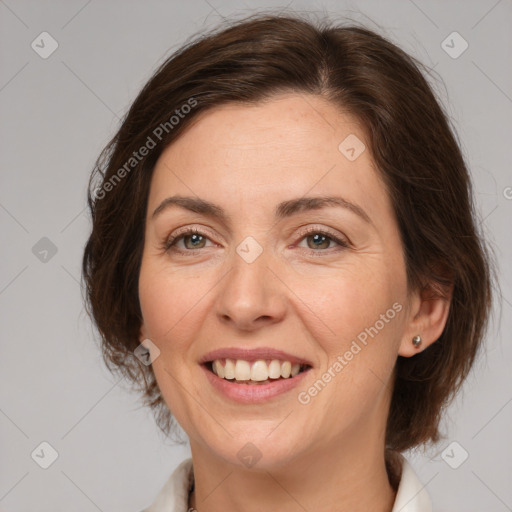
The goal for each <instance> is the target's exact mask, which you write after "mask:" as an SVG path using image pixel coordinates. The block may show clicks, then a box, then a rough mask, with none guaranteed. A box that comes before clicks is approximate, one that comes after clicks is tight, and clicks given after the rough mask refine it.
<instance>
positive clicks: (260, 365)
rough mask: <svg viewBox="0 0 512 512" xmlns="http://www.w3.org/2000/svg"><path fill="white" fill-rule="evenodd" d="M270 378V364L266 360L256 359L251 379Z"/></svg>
mask: <svg viewBox="0 0 512 512" xmlns="http://www.w3.org/2000/svg"><path fill="white" fill-rule="evenodd" d="M267 379H268V366H267V363H265V361H255V362H254V363H253V365H252V368H251V380H256V381H262V380H267Z"/></svg>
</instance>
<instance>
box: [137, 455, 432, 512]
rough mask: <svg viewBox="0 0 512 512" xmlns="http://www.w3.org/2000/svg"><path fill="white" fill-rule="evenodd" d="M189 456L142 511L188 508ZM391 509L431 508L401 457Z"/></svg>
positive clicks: (427, 511) (415, 511)
mask: <svg viewBox="0 0 512 512" xmlns="http://www.w3.org/2000/svg"><path fill="white" fill-rule="evenodd" d="M192 479H193V472H192V459H185V460H184V461H183V462H182V463H181V464H180V465H179V466H178V467H177V468H176V469H175V470H174V472H173V473H172V474H171V476H170V477H169V479H168V480H167V482H166V483H165V485H164V487H163V488H162V490H161V491H160V492H159V493H158V495H157V497H156V499H155V501H154V502H153V503H152V504H151V505H150V506H149V507H148V508H145V509H144V510H143V511H142V512H188V510H189V508H188V493H189V489H190V487H191V485H192ZM391 512H432V505H431V502H430V498H429V496H428V493H427V491H426V489H425V486H424V485H423V484H422V483H421V482H420V480H419V479H418V477H417V476H416V473H415V472H414V469H413V468H412V466H411V465H410V463H409V462H408V461H407V459H405V458H404V457H402V476H401V478H400V483H399V485H398V490H397V494H396V499H395V503H394V505H393V509H392V511H391Z"/></svg>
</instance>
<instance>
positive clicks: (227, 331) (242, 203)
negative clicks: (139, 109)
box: [139, 94, 416, 467]
mask: <svg viewBox="0 0 512 512" xmlns="http://www.w3.org/2000/svg"><path fill="white" fill-rule="evenodd" d="M363 143H364V144H366V141H365V137H364V134H363V131H362V129H361V127H360V125H359V124H358V123H357V122H356V120H355V119H354V118H353V117H351V116H349V115H347V114H342V113H341V112H340V111H339V110H337V109H336V108H335V107H334V106H333V105H332V104H330V103H328V102H326V100H323V99H321V98H319V97H316V96H302V95H295V94H289V95H282V96H279V97H276V98H274V99H272V100H271V101H268V102H265V103H260V104H259V105H258V106H247V105H226V106H221V107H217V108H215V109H213V110H210V111H207V112H204V113H203V114H201V115H200V116H199V117H198V118H197V119H196V120H195V121H194V123H193V125H192V126H191V127H189V128H188V129H187V131H186V132H185V133H184V134H183V135H182V136H181V137H180V138H179V139H178V140H177V141H176V142H174V143H173V144H172V145H171V146H169V147H168V148H167V149H166V150H165V151H164V152H163V154H162V155H161V157H160V158H159V160H158V162H157V165H156V168H155V171H154V175H153V178H152V183H151V188H150V193H149V202H148V212H147V219H146V234H145V245H144V253H143V258H142V266H141V272H140V279H139V294H140V304H141V308H142V313H143V318H144V323H143V325H142V329H141V338H140V339H141V341H142V340H144V339H146V338H149V339H150V340H151V341H152V342H153V343H154V345H155V346H156V347H158V349H159V350H160V354H159V356H158V357H157V358H156V359H155V360H154V362H153V369H154V372H155V375H156V378H157V381H158V385H159V387H160V389H161V392H162V395H163V397H164V399H165V401H166V403H167V405H168V406H169V408H170V409H171V411H172V413H173V414H174V416H175V417H176V419H177V420H178V422H179V423H180V425H181V426H182V427H183V429H184V430H185V431H186V432H187V434H188V436H189V438H190V442H191V446H192V448H193V449H194V448H196V449H197V450H199V449H200V448H199V447H202V448H201V449H203V450H205V451H207V452H208V453H209V454H210V455H212V456H217V457H220V458H221V459H224V460H226V461H230V462H232V463H235V464H242V463H245V462H244V459H243V457H242V455H243V454H249V455H255V456H256V457H259V456H260V455H261V461H260V462H259V463H258V464H259V466H260V467H262V466H263V467H272V466H275V465H277V464H286V463H288V462H291V461H292V460H297V461H298V460H300V459H299V458H300V457H307V456H308V455H310V454H313V453H315V454H319V453H321V452H320V451H321V450H322V449H324V450H326V451H327V450H329V449H330V447H332V446H338V447H339V446H342V447H345V449H347V450H348V449H350V448H354V449H355V448H357V447H358V446H362V445H363V444H364V443H368V442H369V439H373V441H375V440H376V439H377V440H378V441H379V443H382V444H383V443H384V428H385V424H386V418H387V413H388V409H389V399H390V396H391V387H392V384H391V381H390V378H391V375H392V371H393V367H394V364H395V361H396V358H397V355H398V354H399V353H400V351H401V350H402V349H401V347H403V346H404V343H405V341H404V340H406V339H407V340H410V337H411V336H413V335H414V334H416V333H414V332H411V331H410V326H409V322H410V316H411V313H410V312H411V307H410V306H411V303H410V302H408V301H409V300H411V299H410V297H409V298H408V295H407V283H406V273H405V264H404V258H403V255H402V247H401V242H400V235H399V231H398V227H397V223H396V220H395V218H394V214H393V211H392V206H391V202H390V199H389V197H388V195H387V193H386V190H385V188H384V186H383V184H382V182H381V181H380V179H379V177H378V175H377V173H376V171H375V169H374V168H373V167H372V159H371V156H370V152H369V150H368V149H364V147H363V146H362V144H363ZM177 196H179V197H182V198H185V197H186V198H189V199H188V200H187V202H182V204H181V206H180V205H178V204H176V203H172V202H169V203H168V204H167V207H163V208H161V209H160V211H159V212H158V213H157V214H156V215H154V216H153V212H154V211H155V210H156V209H157V208H158V207H159V205H161V203H162V202H163V201H165V200H166V199H167V198H172V197H177ZM327 197H330V198H335V199H333V200H332V201H330V202H329V201H325V202H324V203H321V202H320V201H315V200H317V199H318V198H327ZM306 198H308V199H310V200H306ZM336 201H337V202H336ZM202 202H206V203H207V205H208V208H206V207H204V204H203V206H201V203H202ZM189 230H194V233H190V232H189ZM173 237H175V238H174V241H173V240H172V238H173ZM169 240H170V242H169V244H168V249H167V250H166V249H165V245H166V241H169ZM409 343H410V341H409ZM224 349H226V350H228V352H224V353H222V352H220V353H218V354H213V355H211V354H210V353H211V352H212V351H217V350H221V351H222V350H224ZM236 350H239V352H236ZM258 350H261V352H258ZM244 351H247V352H244ZM272 351H276V352H274V353H273V352H272ZM229 356H231V357H229ZM226 358H228V359H232V360H233V362H232V365H233V366H234V367H235V370H236V372H237V374H236V376H237V377H238V378H239V379H240V380H247V379H248V376H249V373H247V372H248V371H249V372H251V371H252V372H253V374H252V377H254V378H255V379H258V378H261V379H263V378H265V377H266V376H267V373H268V372H269V371H270V372H271V377H272V376H273V377H274V378H272V379H270V381H269V383H268V384H249V383H246V382H240V381H238V383H237V381H236V380H234V381H233V380H231V381H229V380H226V379H225V378H221V377H219V376H217V375H214V374H213V373H212V372H211V368H210V365H209V364H203V361H204V360H205V359H206V360H207V361H211V360H212V359H219V360H220V363H216V365H217V364H221V365H222V366H223V368H224V371H225V372H228V376H229V372H232V371H233V366H231V363H230V362H228V365H230V369H229V370H228V369H227V368H226V367H225V366H224V365H225V364H226V363H225V359H226ZM237 360H240V361H239V362H237ZM255 360H260V362H259V363H257V364H256V365H254V361H255ZM261 360H264V361H265V362H266V363H267V364H263V363H261ZM271 360H275V361H277V363H276V362H274V363H270V361H271ZM286 361H289V362H292V363H294V362H304V363H306V362H307V364H308V369H307V371H305V372H301V373H299V374H298V375H297V376H295V377H293V378H291V380H290V378H289V379H288V380H285V379H284V378H280V379H277V378H275V377H276V376H277V375H278V374H277V373H274V372H279V371H280V370H283V371H284V373H285V375H286V372H287V370H286V367H287V365H288V363H287V362H286ZM268 363H270V366H269V365H268ZM254 366H256V369H255V368H254ZM220 371H222V370H220ZM265 372H267V373H265ZM231 376H232V374H231ZM373 441H372V442H373ZM247 443H251V445H247ZM240 450H242V451H240ZM319 450H320V451H319ZM258 454H259V455H258ZM304 460H306V459H304Z"/></svg>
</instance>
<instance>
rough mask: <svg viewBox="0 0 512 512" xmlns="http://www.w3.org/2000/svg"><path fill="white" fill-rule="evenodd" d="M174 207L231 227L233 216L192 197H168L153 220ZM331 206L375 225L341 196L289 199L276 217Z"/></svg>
mask: <svg viewBox="0 0 512 512" xmlns="http://www.w3.org/2000/svg"><path fill="white" fill-rule="evenodd" d="M173 206H178V207H180V208H183V209H185V210H189V211H191V212H194V213H199V214H201V215H205V216H207V217H212V218H214V219H218V220H220V221H222V222H224V224H226V225H228V226H229V225H231V216H230V215H228V214H227V213H226V212H225V211H224V210H223V209H222V208H221V207H220V206H218V205H216V204H214V203H211V202H209V201H206V200H205V199H201V198H199V197H190V196H171V197H167V198H166V199H164V200H163V201H162V202H161V203H160V204H159V205H158V207H157V208H156V209H155V211H154V212H153V215H152V219H155V218H156V217H157V216H158V215H160V214H161V213H162V212H163V211H164V210H167V209H168V208H170V207H173ZM330 206H335V207H339V208H345V209H347V210H349V211H351V212H352V213H355V214H356V215H358V216H359V217H360V218H361V219H363V220H364V221H365V222H367V223H368V224H373V222H372V221H371V219H370V217H369V215H368V214H367V213H366V212H365V211H364V210H363V209H362V208H361V207H360V206H358V205H357V204H354V203H351V202H350V201H347V200H346V199H343V198H342V197H339V196H313V197H300V198H298V199H289V200H287V201H283V202H282V203H279V204H278V205H277V206H276V208H275V211H274V215H275V217H276V218H277V219H284V218H286V217H291V216H292V215H296V214H297V213H301V212H304V211H310V210H320V209H321V208H326V207H330Z"/></svg>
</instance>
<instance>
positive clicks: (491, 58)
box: [0, 0, 512, 512]
mask: <svg viewBox="0 0 512 512" xmlns="http://www.w3.org/2000/svg"><path fill="white" fill-rule="evenodd" d="M283 7H285V4H283V3H278V2H270V1H269V2H257V1H249V0H247V1H245V2H239V1H227V0H194V1H190V2H187V3H186V4H185V2H177V1H176V2H170V1H167V2H165V1H146V2H135V1H126V0H124V1H112V0H111V1H104V2H100V1H99V0H92V1H87V0H76V1H66V2H64V1H60V2H57V1H47V2H39V1H35V0H34V1H14V0H0V59H1V60H0V61H1V71H0V141H1V152H0V165H1V188H0V224H1V228H2V231H1V232H2V244H1V246H2V256H1V262H2V265H1V270H0V307H1V318H0V320H1V324H0V325H1V334H0V335H1V337H2V338H1V339H2V343H1V350H2V352H1V357H0V375H1V381H2V385H1V387H0V431H1V454H0V510H1V511H53V512H57V511H61V510H62V511H63V510H74V511H76V512H80V511H86V510H87V511H90V510H101V511H108V510H126V511H138V510H140V509H142V508H143V507H144V506H147V505H148V504H149V503H150V502H151V501H152V500H153V498H154V497H155V495H156V493H157V492H158V491H159V490H160V488H161V486H162V485H163V484H164V482H165V481H166V480H167V478H168V476H169V474H170V473H171V471H172V470H173V469H174V468H175V467H176V466H177V465H178V463H179V462H180V461H181V460H182V459H183V458H185V457H186V456H187V455H188V448H187V447H186V446H184V447H176V446H172V444H171V443H170V442H169V441H166V440H164V439H163V438H162V436H160V434H159V433H158V432H157V429H156V426H155V423H154V421H153V419H152V417H151V415H150V413H149V412H148V411H145V410H143V409H141V408H140V407H139V403H138V402H137V398H136V396H135V395H134V394H131V393H130V392H129V391H127V389H125V388H124V387H123V383H122V382H119V381H118V380H117V379H116V378H113V377H111V376H110V374H109V373H108V371H107V370H106V369H105V368H104V367H103V365H102V362H101V359H100V354H99V351H98V348H97V345H96V342H95V341H94V332H93V329H92V327H91V325H90V322H89V321H88V319H87V316H86V315H85V314H84V309H83V304H82V300H81V295H80V286H79V280H80V262H81V257H82V251H83V246H84V243H85V240H86V237H87V235H88V230H89V218H88V213H87V211H86V209H85V204H86V203H85V198H86V195H85V194H86V183H87V179H88V175H89V173H90V170H91V168H92V165H93V162H94V160H95V158H96V156H97V155H98V153H99V151H100V150H101V149H102V147H103V146H104V145H105V144H106V142H107V140H108V138H109V137H110V136H111V135H113V134H114V131H115V129H116V127H117V126H118V122H119V118H120V117H121V116H122V115H123V114H124V112H125V110H126V109H127V107H128V105H129V103H130V101H132V100H133V99H134V98H135V95H136V94H137V92H138V91H139V89H140V88H141V86H142V85H143V84H144V83H145V81H146V80H147V79H148V78H149V76H150V74H151V72H152V71H153V70H154V69H155V67H156V65H157V63H159V62H161V60H162V59H163V58H164V57H165V56H166V55H168V54H169V53H170V52H171V51H173V50H175V49H176V48H177V47H179V45H181V44H182V43H183V42H184V41H185V40H186V39H188V38H189V37H191V36H193V35H194V34H195V33H197V32H198V31H200V30H203V29H206V28H211V27H213V26H215V25H217V24H218V22H220V21H221V20H222V18H223V17H228V18H231V17H233V16H236V17H240V16H243V15H247V14H250V13H252V12H254V11H256V10H261V9H268V8H276V9H277V8H283ZM288 9H289V10H298V11H317V12H325V13H327V14H331V15H336V17H337V19H342V18H343V16H349V17H350V18H352V19H354V20H357V21H362V22H364V23H365V24H366V25H367V26H368V27H369V28H372V29H374V30H377V31H379V32H380V33H382V34H383V35H385V36H387V37H389V38H390V39H391V40H392V41H394V42H395V43H397V44H398V45H399V46H401V47H402V48H403V49H405V50H406V51H408V52H410V53H412V54H413V55H415V56H417V57H418V58H419V59H420V60H421V61H422V62H424V63H425V64H427V65H429V66H430V67H432V68H434V70H435V73H434V74H433V78H432V83H433V86H434V87H435V90H436V91H437V94H438V95H439V96H440V98H441V101H442V102H443V103H444V105H445V106H446V109H447V111H448V113H449V115H450V116H451V118H452V122H453V124H454V126H455V129H456V130H457V133H458V135H459V138H460V142H461V145H462V148H463V151H464V154H465V156H466V158H467V159H468V161H469V163H470V167H471V172H472V175H473V179H474V184H475V195H476V200H477V205H478V210H479V214H480V216H481V222H482V225H483V227H484V229H485V232H486V234H487V236H488V238H489V240H490V243H491V245H492V247H493V249H494V251H495V252H496V256H497V259H498V262H499V267H500V279H499V282H500V285H501V287H502V291H503V296H504V297H503V301H499V302H501V304H498V305H497V308H496V319H495V321H494V324H493V325H492V326H491V330H490V332H489V335H488V337H487V355H486V356H485V357H484V358H482V359H480V361H479V362H478V365H477V367H476V368H475V371H474V373H473V374H472V376H471V378H470V379H469V380H468V381H467V383H466V385H465V387H464V393H463V394H461V395H460V396H459V398H458V399H457V401H456V402H455V403H454V404H453V405H452V406H451V407H450V409H449V415H448V416H447V418H446V421H445V423H444V431H445V433H446V439H444V440H443V441H442V442H441V443H439V445H438V446H437V447H436V449H431V450H429V451H427V452H425V453H422V452H416V453H410V452H409V453H408V454H407V456H408V458H409V460H410V461H411V462H412V464H413V466H414V468H415V469H416V471H417V473H418V474H419V476H420V478H421V479H422V480H423V482H424V483H425V484H426V485H427V488H428V491H429V493H430V495H431V496H432V500H433V503H434V510H436V511H449V510H450V511H452V510H457V511H468V512H470V511H471V512H472V511H486V512H489V511H506V510H512V485H511V481H512V478H511V477H512V462H511V461H512V443H511V434H510V432H511V424H512V403H511V402H512V386H511V385H510V367H511V366H512V350H511V345H510V335H509V333H510V332H511V330H512V321H511V318H512V288H511V282H512V275H511V266H510V265H507V263H509V262H510V261H511V259H512V258H511V256H512V254H511V253H512V243H511V237H510V215H511V212H512V188H511V187H512V173H511V163H512V162H511V160H512V158H511V145H510V134H511V133H512V126H511V124H512V116H511V111H512V70H511V66H510V62H511V60H510V55H511V53H512V35H511V34H512V32H511V30H510V27H511V23H512V2H511V1H510V0H501V1H496V0H482V1H452V2H441V1H435V2H434V1H421V0H414V1H412V0H403V1H398V0H397V1H387V2H378V1H365V2H344V1H338V2H334V1H331V2H328V1H321V2H320V1H319V2H304V1H303V2H301V1H299V0H296V1H293V2H291V3H290V4H289V6H288ZM44 31H46V32H48V33H49V34H51V36H52V37H53V38H54V39H55V40H56V41H57V42H58V48H57V50H56V51H55V52H54V53H53V54H52V55H51V56H49V57H48V58H46V59H43V58H42V57H40V55H39V54H38V53H36V51H34V50H33V49H32V47H31V43H32V41H34V40H35V41H36V43H37V41H40V38H38V36H39V34H41V32H44ZM453 31H457V32H458V33H459V34H460V35H461V36H462V37H463V38H464V40H466V41H467V42H468V44H469V47H468V49H467V50H466V51H465V52H464V53H463V54H461V55H460V56H459V57H458V58H452V57H451V56H450V55H448V53H447V52H446V51H445V49H443V47H442V42H443V41H444V40H445V39H446V38H447V36H449V35H450V34H451V33H452V32H453ZM45 37H46V36H45ZM448 41H449V43H448V44H450V45H451V46H454V49H452V52H453V51H456V50H457V49H459V50H460V49H461V46H460V45H461V44H462V42H461V40H455V41H454V43H451V42H450V41H451V40H450V39H448ZM39 44H40V45H41V43H39ZM45 48H46V49H48V48H49V43H48V40H46V44H45ZM436 73H438V74H439V75H440V76H441V77H442V81H440V80H439V78H435V76H436ZM507 225H508V228H507V227H506V226H507ZM44 237H46V238H47V239H48V240H49V241H51V242H49V241H48V240H46V239H45V240H43V241H41V239H42V238H44ZM36 244H37V245H36ZM34 246H35V249H34ZM53 246H55V248H56V250H57V252H56V253H55V254H52V251H51V249H52V247H53ZM44 250H48V251H49V252H48V253H44ZM500 308H501V313H500ZM43 441H46V442H48V443H49V444H50V445H51V446H52V447H53V448H54V449H55V450H56V451H57V453H58V458H57V460H56V461H55V462H54V463H53V464H52V465H51V466H50V467H49V468H48V469H42V468H41V467H40V466H39V464H40V463H41V461H42V459H44V457H49V456H50V455H49V454H50V451H49V450H48V449H45V448H44V447H43V452H41V448H40V444H41V443H42V442H43ZM452 442H456V443H458V444H456V445H452V446H451V447H450V448H449V449H448V450H447V451H444V452H443V450H445V448H446V447H447V446H448V445H450V443H452ZM36 449H37V450H36ZM34 450H36V454H37V453H39V458H38V457H37V455H34V457H32V456H31V454H32V453H33V451H34ZM463 450H464V451H463ZM465 452H467V453H468V454H469V456H468V458H467V460H465V461H464V462H463V463H462V464H461V465H460V466H459V467H458V468H457V469H453V468H452V467H451V466H450V464H451V465H457V464H459V463H460V462H461V461H462V460H463V458H464V454H465ZM443 453H444V455H443ZM42 454H44V456H43V455H42ZM47 460H49V459H47ZM36 461H37V463H36ZM448 462H449V463H450V464H449V463H448Z"/></svg>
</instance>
